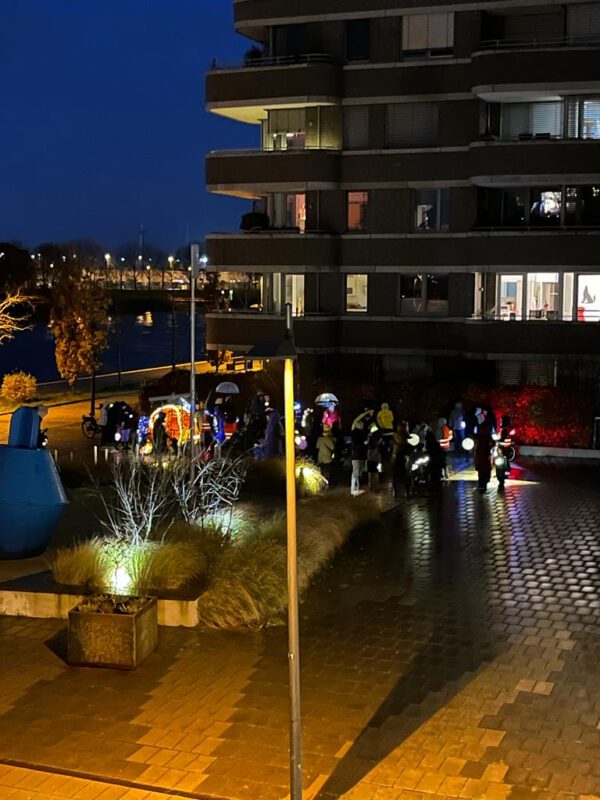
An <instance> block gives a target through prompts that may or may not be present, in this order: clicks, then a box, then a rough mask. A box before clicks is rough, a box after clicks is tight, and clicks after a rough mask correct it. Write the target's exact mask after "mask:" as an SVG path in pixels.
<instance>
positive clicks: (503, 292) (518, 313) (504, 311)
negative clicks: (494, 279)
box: [498, 275, 523, 320]
mask: <svg viewBox="0 0 600 800" xmlns="http://www.w3.org/2000/svg"><path fill="white" fill-rule="evenodd" d="M498 312H499V316H500V319H507V320H516V319H523V275H500V281H499V298H498Z"/></svg>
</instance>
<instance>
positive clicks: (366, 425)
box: [304, 400, 509, 497]
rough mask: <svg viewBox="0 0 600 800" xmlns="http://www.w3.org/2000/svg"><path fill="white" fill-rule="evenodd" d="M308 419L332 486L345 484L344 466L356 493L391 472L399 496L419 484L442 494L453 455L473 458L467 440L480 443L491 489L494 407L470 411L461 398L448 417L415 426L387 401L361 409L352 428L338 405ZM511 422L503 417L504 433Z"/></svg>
mask: <svg viewBox="0 0 600 800" xmlns="http://www.w3.org/2000/svg"><path fill="white" fill-rule="evenodd" d="M305 416H308V426H307V429H306V425H305V430H304V433H305V435H306V440H307V448H306V449H307V454H308V455H309V456H311V457H312V458H314V460H315V461H316V462H317V463H318V465H319V467H320V469H321V471H322V472H323V474H324V475H325V477H326V478H327V480H328V481H329V482H330V483H332V482H333V483H335V482H339V481H343V480H344V472H345V470H344V468H346V469H347V470H348V469H349V472H350V491H351V493H352V494H353V495H356V494H359V493H361V492H362V491H364V490H365V489H366V490H370V491H373V490H376V489H377V487H378V485H379V482H380V478H381V475H382V473H386V474H388V475H390V474H391V484H392V491H393V493H394V496H395V497H400V496H402V495H405V496H410V495H411V494H413V493H414V492H415V491H416V490H417V488H418V486H424V485H427V487H428V488H430V489H432V490H436V489H438V488H439V487H440V486H441V484H442V481H443V480H445V479H447V478H448V459H449V457H450V456H460V457H462V458H466V457H468V451H467V450H465V449H463V443H464V442H465V440H467V439H470V440H471V441H472V443H473V445H474V450H475V453H474V455H475V468H476V470H477V472H478V478H479V480H478V485H479V488H480V490H481V491H485V490H486V489H487V486H488V484H489V481H490V478H491V473H492V453H493V451H494V447H496V439H497V438H498V437H495V434H496V431H497V430H498V428H497V422H496V416H495V414H494V412H493V410H492V409H491V408H489V407H488V408H485V407H473V408H467V407H466V406H465V404H464V403H463V401H462V400H457V401H456V402H455V404H454V405H453V407H452V408H451V409H449V410H448V412H447V416H439V417H438V418H437V419H435V420H434V421H431V422H423V421H420V422H414V421H410V420H406V419H402V417H401V416H400V414H398V415H395V414H394V412H393V410H392V408H391V407H390V404H389V403H386V402H383V403H381V404H380V405H379V407H378V408H372V407H369V408H364V409H362V410H360V411H359V413H358V414H356V415H355V416H354V417H353V418H352V422H351V423H350V425H349V426H348V428H349V430H348V429H344V426H343V425H342V417H341V412H340V408H339V406H337V405H333V404H332V405H329V406H327V407H325V408H324V409H323V410H322V412H321V413H320V414H319V411H318V410H317V411H316V412H315V411H313V412H311V413H310V414H309V415H305ZM319 417H320V418H319ZM507 424H509V421H508V420H507V419H506V418H505V419H503V421H502V427H501V428H500V430H504V427H505V426H506V425H507Z"/></svg>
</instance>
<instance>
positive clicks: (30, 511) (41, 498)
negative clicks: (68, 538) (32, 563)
mask: <svg viewBox="0 0 600 800" xmlns="http://www.w3.org/2000/svg"><path fill="white" fill-rule="evenodd" d="M39 433H40V413H39V409H38V408H29V407H21V408H18V409H17V410H16V411H15V412H14V414H13V415H12V418H11V421H10V432H9V436H8V444H7V445H0V559H9V558H31V557H33V556H38V555H40V554H41V553H43V552H44V550H45V549H46V547H47V546H48V543H49V542H50V539H51V538H52V534H53V533H54V529H55V527H56V525H57V523H58V521H59V519H60V517H61V515H62V513H63V511H64V508H65V506H66V505H67V503H68V502H69V501H68V500H67V496H66V494H65V490H64V488H63V485H62V483H61V480H60V478H59V476H58V471H57V469H56V466H55V464H54V461H53V460H52V457H51V456H50V453H48V451H47V450H45V449H40V448H38V439H39Z"/></svg>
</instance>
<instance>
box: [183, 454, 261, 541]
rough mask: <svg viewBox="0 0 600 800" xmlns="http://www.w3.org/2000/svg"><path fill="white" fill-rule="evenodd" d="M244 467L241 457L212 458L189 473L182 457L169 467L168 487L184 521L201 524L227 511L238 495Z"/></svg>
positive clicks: (219, 517) (221, 516) (220, 518)
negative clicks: (169, 486)
mask: <svg viewBox="0 0 600 800" xmlns="http://www.w3.org/2000/svg"><path fill="white" fill-rule="evenodd" d="M245 473H246V469H245V465H244V461H243V460H242V459H241V458H240V459H236V460H231V459H228V458H220V459H213V460H211V461H207V462H205V463H203V464H199V465H198V466H197V468H196V470H195V471H194V476H193V477H191V475H190V470H189V465H188V463H187V462H186V461H184V460H182V461H180V462H178V463H177V464H176V465H175V467H174V468H173V469H172V470H171V472H170V475H171V488H172V491H173V494H174V496H175V499H176V502H177V506H178V509H179V512H180V514H181V516H182V517H183V519H184V520H185V521H186V522H189V523H192V524H194V525H204V524H206V523H210V522H213V521H215V519H217V518H218V519H219V520H220V521H221V522H222V521H223V516H224V514H225V516H226V514H227V512H230V511H231V510H232V509H233V507H234V505H235V503H236V502H237V501H238V499H239V496H240V490H241V488H242V484H243V482H244V477H245Z"/></svg>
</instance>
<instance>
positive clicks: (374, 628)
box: [0, 464, 600, 800]
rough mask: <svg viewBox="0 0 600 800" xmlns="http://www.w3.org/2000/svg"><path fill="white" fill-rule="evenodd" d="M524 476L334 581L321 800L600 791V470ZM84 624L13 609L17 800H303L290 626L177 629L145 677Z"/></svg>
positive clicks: (319, 764) (8, 752) (311, 659)
mask: <svg viewBox="0 0 600 800" xmlns="http://www.w3.org/2000/svg"><path fill="white" fill-rule="evenodd" d="M462 477H465V476H462ZM470 477H471V476H469V475H468V474H467V475H466V478H467V479H468V478H470ZM521 477H522V478H523V480H522V481H519V482H518V483H517V484H516V485H511V486H509V487H508V488H507V490H506V493H505V496H504V497H500V496H496V491H495V489H494V490H493V491H490V493H489V494H488V495H486V496H484V497H481V496H479V495H478V494H477V492H476V490H475V485H474V483H473V482H472V480H454V481H452V482H450V483H449V484H448V485H447V486H446V487H444V489H443V491H442V493H441V495H440V497H437V498H419V499H416V500H413V501H411V502H410V503H408V504H403V505H402V506H401V507H400V508H399V509H398V510H397V511H395V512H392V513H391V514H389V515H387V516H386V517H385V519H384V521H383V523H382V525H381V527H380V528H379V529H376V530H370V531H368V532H364V533H362V534H360V535H358V536H357V537H356V538H355V539H354V541H353V542H352V543H351V544H350V546H349V547H348V548H347V550H346V552H345V553H343V554H342V555H341V556H340V557H339V558H338V559H337V560H336V562H335V563H334V564H333V565H332V567H331V569H329V570H328V571H327V572H326V573H325V574H324V576H323V577H322V578H321V579H320V581H319V582H318V583H317V584H315V585H314V586H313V588H312V590H311V592H310V594H309V596H308V597H307V599H306V602H305V603H304V604H303V606H302V607H301V614H302V618H303V619H302V631H301V633H302V648H303V657H302V675H303V717H304V745H305V756H304V770H305V787H306V789H307V791H306V797H308V798H317V799H318V800H331V798H336V797H345V798H352V799H353V800H441V799H442V798H444V799H445V798H450V797H453V798H455V797H459V798H479V797H482V798H490V800H503V799H504V798H510V799H511V800H575V798H589V799H590V800H591V798H598V797H600V729H599V728H600V670H599V668H598V662H599V660H600V626H599V624H598V623H599V616H598V614H599V608H600V598H599V594H598V593H599V589H600V586H599V582H598V564H599V554H600V527H599V525H598V519H599V517H600V492H599V491H598V486H599V482H598V479H599V477H600V470H598V468H591V467H588V468H584V467H581V466H568V465H564V464H555V465H537V466H535V467H532V468H531V471H529V472H527V473H523V474H522V475H521ZM63 629H64V623H63V622H59V621H56V622H54V621H38V620H25V619H12V618H7V617H3V618H0V653H1V654H2V655H1V670H0V762H2V763H0V798H2V800H3V799H4V798H13V800H24V799H25V798H31V799H32V800H50V799H52V800H54V798H64V797H76V798H82V799H83V798H89V800H95V799H96V798H103V800H150V798H164V797H176V796H186V797H204V796H207V797H223V798H232V799H234V798H235V800H237V799H238V798H253V799H254V800H260V799H261V798H265V800H267V799H268V800H271V799H272V800H278V799H279V798H282V799H283V798H285V797H286V794H287V789H286V786H287V777H288V773H287V658H286V632H285V629H284V628H271V629H268V630H264V631H257V632H251V633H214V632H210V633H205V632H204V633H203V632H197V631H190V630H174V629H161V640H160V645H159V650H158V652H157V653H155V654H154V655H153V656H151V657H150V659H149V660H148V661H147V662H146V663H145V664H144V665H143V666H142V667H141V668H140V669H138V670H137V671H136V672H133V673H127V672H117V671H110V670H90V669H76V668H70V667H67V666H66V665H65V663H64V661H63V660H62V658H61V655H62V654H63V653H64V635H63ZM28 767H29V768H28ZM56 771H58V773H60V774H56ZM153 789H154V790H156V791H151V790H153Z"/></svg>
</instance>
